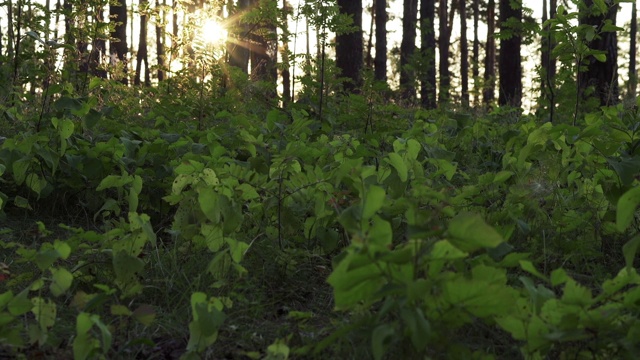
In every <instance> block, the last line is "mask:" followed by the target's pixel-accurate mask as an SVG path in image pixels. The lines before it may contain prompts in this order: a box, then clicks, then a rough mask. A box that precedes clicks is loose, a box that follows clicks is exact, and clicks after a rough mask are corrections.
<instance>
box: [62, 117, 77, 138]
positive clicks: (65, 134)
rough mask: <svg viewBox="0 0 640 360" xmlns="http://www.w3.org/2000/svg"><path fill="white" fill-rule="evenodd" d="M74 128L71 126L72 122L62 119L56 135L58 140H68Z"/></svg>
mask: <svg viewBox="0 0 640 360" xmlns="http://www.w3.org/2000/svg"><path fill="white" fill-rule="evenodd" d="M74 127H75V126H74V124H73V121H71V120H69V119H62V121H60V122H59V123H58V133H59V134H60V139H61V140H63V141H64V140H66V139H68V138H70V137H71V135H73V129H74Z"/></svg>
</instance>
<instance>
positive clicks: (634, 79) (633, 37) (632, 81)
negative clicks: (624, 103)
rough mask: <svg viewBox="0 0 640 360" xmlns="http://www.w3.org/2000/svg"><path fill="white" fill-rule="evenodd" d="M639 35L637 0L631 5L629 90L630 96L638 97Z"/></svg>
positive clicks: (631, 97)
mask: <svg viewBox="0 0 640 360" xmlns="http://www.w3.org/2000/svg"><path fill="white" fill-rule="evenodd" d="M637 36H638V10H637V8H636V0H633V4H632V5H631V31H630V34H629V37H630V41H629V89H628V91H627V93H628V95H627V96H628V98H630V99H633V98H635V97H636V87H637V86H638V70H637V69H636V51H637Z"/></svg>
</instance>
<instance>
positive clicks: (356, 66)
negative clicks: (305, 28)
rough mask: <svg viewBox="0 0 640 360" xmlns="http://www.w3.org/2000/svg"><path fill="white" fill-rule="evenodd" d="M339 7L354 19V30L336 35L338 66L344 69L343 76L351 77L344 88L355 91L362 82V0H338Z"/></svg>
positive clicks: (343, 12)
mask: <svg viewBox="0 0 640 360" xmlns="http://www.w3.org/2000/svg"><path fill="white" fill-rule="evenodd" d="M338 7H339V8H340V12H341V13H342V14H346V15H347V16H349V17H351V18H352V20H353V27H354V31H351V32H349V33H345V34H339V35H338V36H337V37H336V66H338V68H339V69H340V70H341V71H342V76H344V77H347V78H349V81H348V82H346V83H345V84H344V89H345V90H346V91H349V92H353V91H356V90H357V89H358V88H359V87H360V85H361V84H362V76H361V74H360V73H361V71H362V64H363V51H364V44H363V39H362V0H338Z"/></svg>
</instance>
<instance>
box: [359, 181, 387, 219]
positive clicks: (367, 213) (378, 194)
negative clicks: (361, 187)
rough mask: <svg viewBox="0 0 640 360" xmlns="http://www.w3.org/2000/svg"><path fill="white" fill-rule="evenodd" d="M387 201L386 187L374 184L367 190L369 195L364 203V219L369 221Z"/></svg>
mask: <svg viewBox="0 0 640 360" xmlns="http://www.w3.org/2000/svg"><path fill="white" fill-rule="evenodd" d="M384 201H385V192H384V189H383V188H381V187H379V186H375V185H372V186H370V187H369V189H368V190H367V195H366V198H365V200H364V203H363V204H362V221H368V220H369V219H370V218H371V217H373V215H374V214H375V213H376V212H377V211H378V210H380V208H382V205H383V204H384Z"/></svg>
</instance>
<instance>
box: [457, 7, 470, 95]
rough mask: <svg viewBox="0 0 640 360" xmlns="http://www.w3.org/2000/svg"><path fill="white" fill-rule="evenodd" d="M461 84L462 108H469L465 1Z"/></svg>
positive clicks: (461, 8) (461, 12)
mask: <svg viewBox="0 0 640 360" xmlns="http://www.w3.org/2000/svg"><path fill="white" fill-rule="evenodd" d="M459 5H460V8H459V10H458V11H459V12H460V82H461V87H462V106H464V107H467V106H469V48H467V10H466V4H465V2H464V1H460V3H459Z"/></svg>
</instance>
